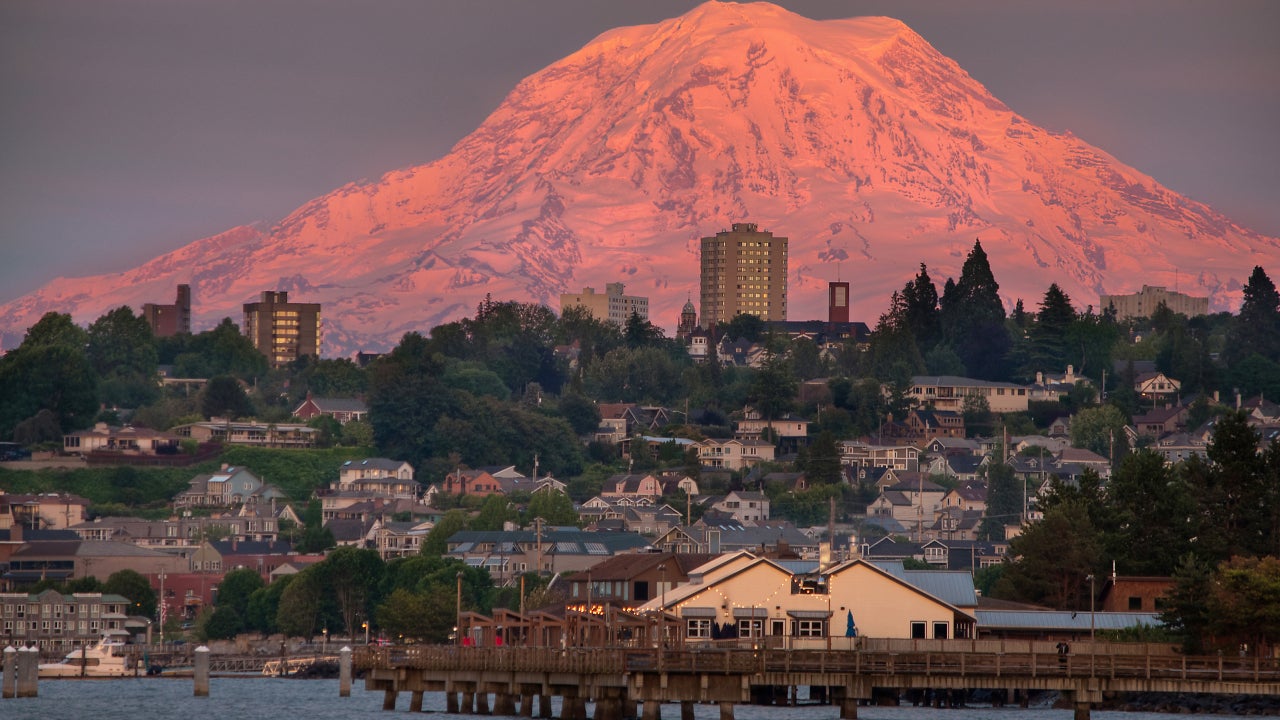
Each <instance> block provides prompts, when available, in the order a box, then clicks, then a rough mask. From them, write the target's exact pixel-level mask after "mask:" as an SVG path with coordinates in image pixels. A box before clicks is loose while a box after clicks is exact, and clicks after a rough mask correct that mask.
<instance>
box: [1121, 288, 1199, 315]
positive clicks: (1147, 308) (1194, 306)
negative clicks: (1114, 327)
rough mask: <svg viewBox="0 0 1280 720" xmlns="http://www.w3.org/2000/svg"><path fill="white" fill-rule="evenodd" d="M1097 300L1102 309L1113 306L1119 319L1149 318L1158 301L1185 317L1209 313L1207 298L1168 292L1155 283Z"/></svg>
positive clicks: (1158, 304) (1158, 305) (1157, 305)
mask: <svg viewBox="0 0 1280 720" xmlns="http://www.w3.org/2000/svg"><path fill="white" fill-rule="evenodd" d="M1098 300H1099V303H1098V304H1100V305H1101V306H1102V309H1103V310H1106V309H1107V308H1109V307H1114V308H1115V309H1116V318H1117V319H1120V320H1127V319H1129V318H1140V317H1144V318H1149V317H1151V315H1152V313H1154V312H1155V311H1156V308H1158V307H1160V303H1164V304H1165V306H1166V307H1168V308H1169V309H1170V310H1172V311H1174V312H1176V313H1179V314H1181V315H1186V316H1187V317H1195V316H1197V315H1208V314H1209V298H1207V297H1195V296H1193V295H1183V294H1182V293H1180V292H1170V291H1169V290H1168V289H1166V288H1162V287H1159V286H1155V285H1143V286H1142V290H1141V291H1140V292H1136V293H1133V294H1131V295H1101V296H1099V298H1098Z"/></svg>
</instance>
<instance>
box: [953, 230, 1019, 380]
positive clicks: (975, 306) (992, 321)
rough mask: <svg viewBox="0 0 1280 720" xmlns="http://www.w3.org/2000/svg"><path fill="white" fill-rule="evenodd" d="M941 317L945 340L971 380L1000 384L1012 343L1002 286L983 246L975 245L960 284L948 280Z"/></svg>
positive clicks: (965, 265) (976, 242) (963, 269)
mask: <svg viewBox="0 0 1280 720" xmlns="http://www.w3.org/2000/svg"><path fill="white" fill-rule="evenodd" d="M940 313H941V322H942V333H943V336H944V337H945V338H946V339H947V341H948V342H949V343H950V345H951V346H952V347H953V348H955V351H956V354H957V355H959V356H960V359H961V360H962V361H964V365H965V368H966V369H967V370H968V375H969V376H970V377H974V378H980V379H984V380H996V379H1000V378H1002V377H1004V376H1005V372H1006V367H1005V363H1006V357H1007V355H1008V354H1009V348H1010V345H1011V340H1010V338H1009V332H1008V330H1007V329H1006V328H1005V324H1004V320H1005V312H1004V305H1003V303H1001V301H1000V285H999V284H998V283H997V282H996V279H995V276H994V275H993V274H992V273H991V265H990V263H989V262H988V261H987V254H986V252H984V251H983V249H982V243H981V242H979V241H975V242H974V243H973V249H972V250H971V251H970V252H969V255H968V257H966V258H965V261H964V265H963V266H962V267H961V269H960V280H959V282H957V283H955V284H954V285H952V284H951V282H950V280H948V284H947V287H946V288H945V289H944V290H943V294H942V307H941V310H940Z"/></svg>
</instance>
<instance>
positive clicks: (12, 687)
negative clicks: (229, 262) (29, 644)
mask: <svg viewBox="0 0 1280 720" xmlns="http://www.w3.org/2000/svg"><path fill="white" fill-rule="evenodd" d="M3 696H4V697H6V698H11V697H17V696H18V648H16V647H14V646H12V645H9V646H7V647H5V649H4V692H3Z"/></svg>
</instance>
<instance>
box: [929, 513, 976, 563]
mask: <svg viewBox="0 0 1280 720" xmlns="http://www.w3.org/2000/svg"><path fill="white" fill-rule="evenodd" d="M984 512H985V511H983V510H965V509H964V508H960V507H945V506H944V507H940V508H938V511H937V512H936V513H934V516H933V522H932V523H929V524H928V525H927V526H926V527H925V528H924V537H925V539H926V540H944V541H954V540H977V539H978V529H979V528H980V527H981V525H982V518H983V515H984ZM925 545H926V550H928V543H927V542H926V543H925ZM925 561H926V562H929V558H928V553H927V552H926V557H925Z"/></svg>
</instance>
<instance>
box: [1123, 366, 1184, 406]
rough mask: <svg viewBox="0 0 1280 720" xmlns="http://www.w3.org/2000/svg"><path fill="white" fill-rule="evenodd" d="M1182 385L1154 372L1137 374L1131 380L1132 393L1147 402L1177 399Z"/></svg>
mask: <svg viewBox="0 0 1280 720" xmlns="http://www.w3.org/2000/svg"><path fill="white" fill-rule="evenodd" d="M1181 389H1182V383H1181V382H1179V381H1177V380H1174V379H1172V378H1170V377H1169V376H1167V375H1165V374H1164V373H1162V372H1160V371H1159V370H1156V371H1154V372H1144V373H1139V374H1138V375H1137V376H1136V377H1135V378H1134V379H1133V391H1134V392H1136V393H1137V394H1138V397H1140V398H1142V399H1143V400H1147V401H1149V402H1157V403H1158V402H1166V401H1170V400H1173V399H1174V398H1176V397H1178V391H1179V390H1181Z"/></svg>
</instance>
